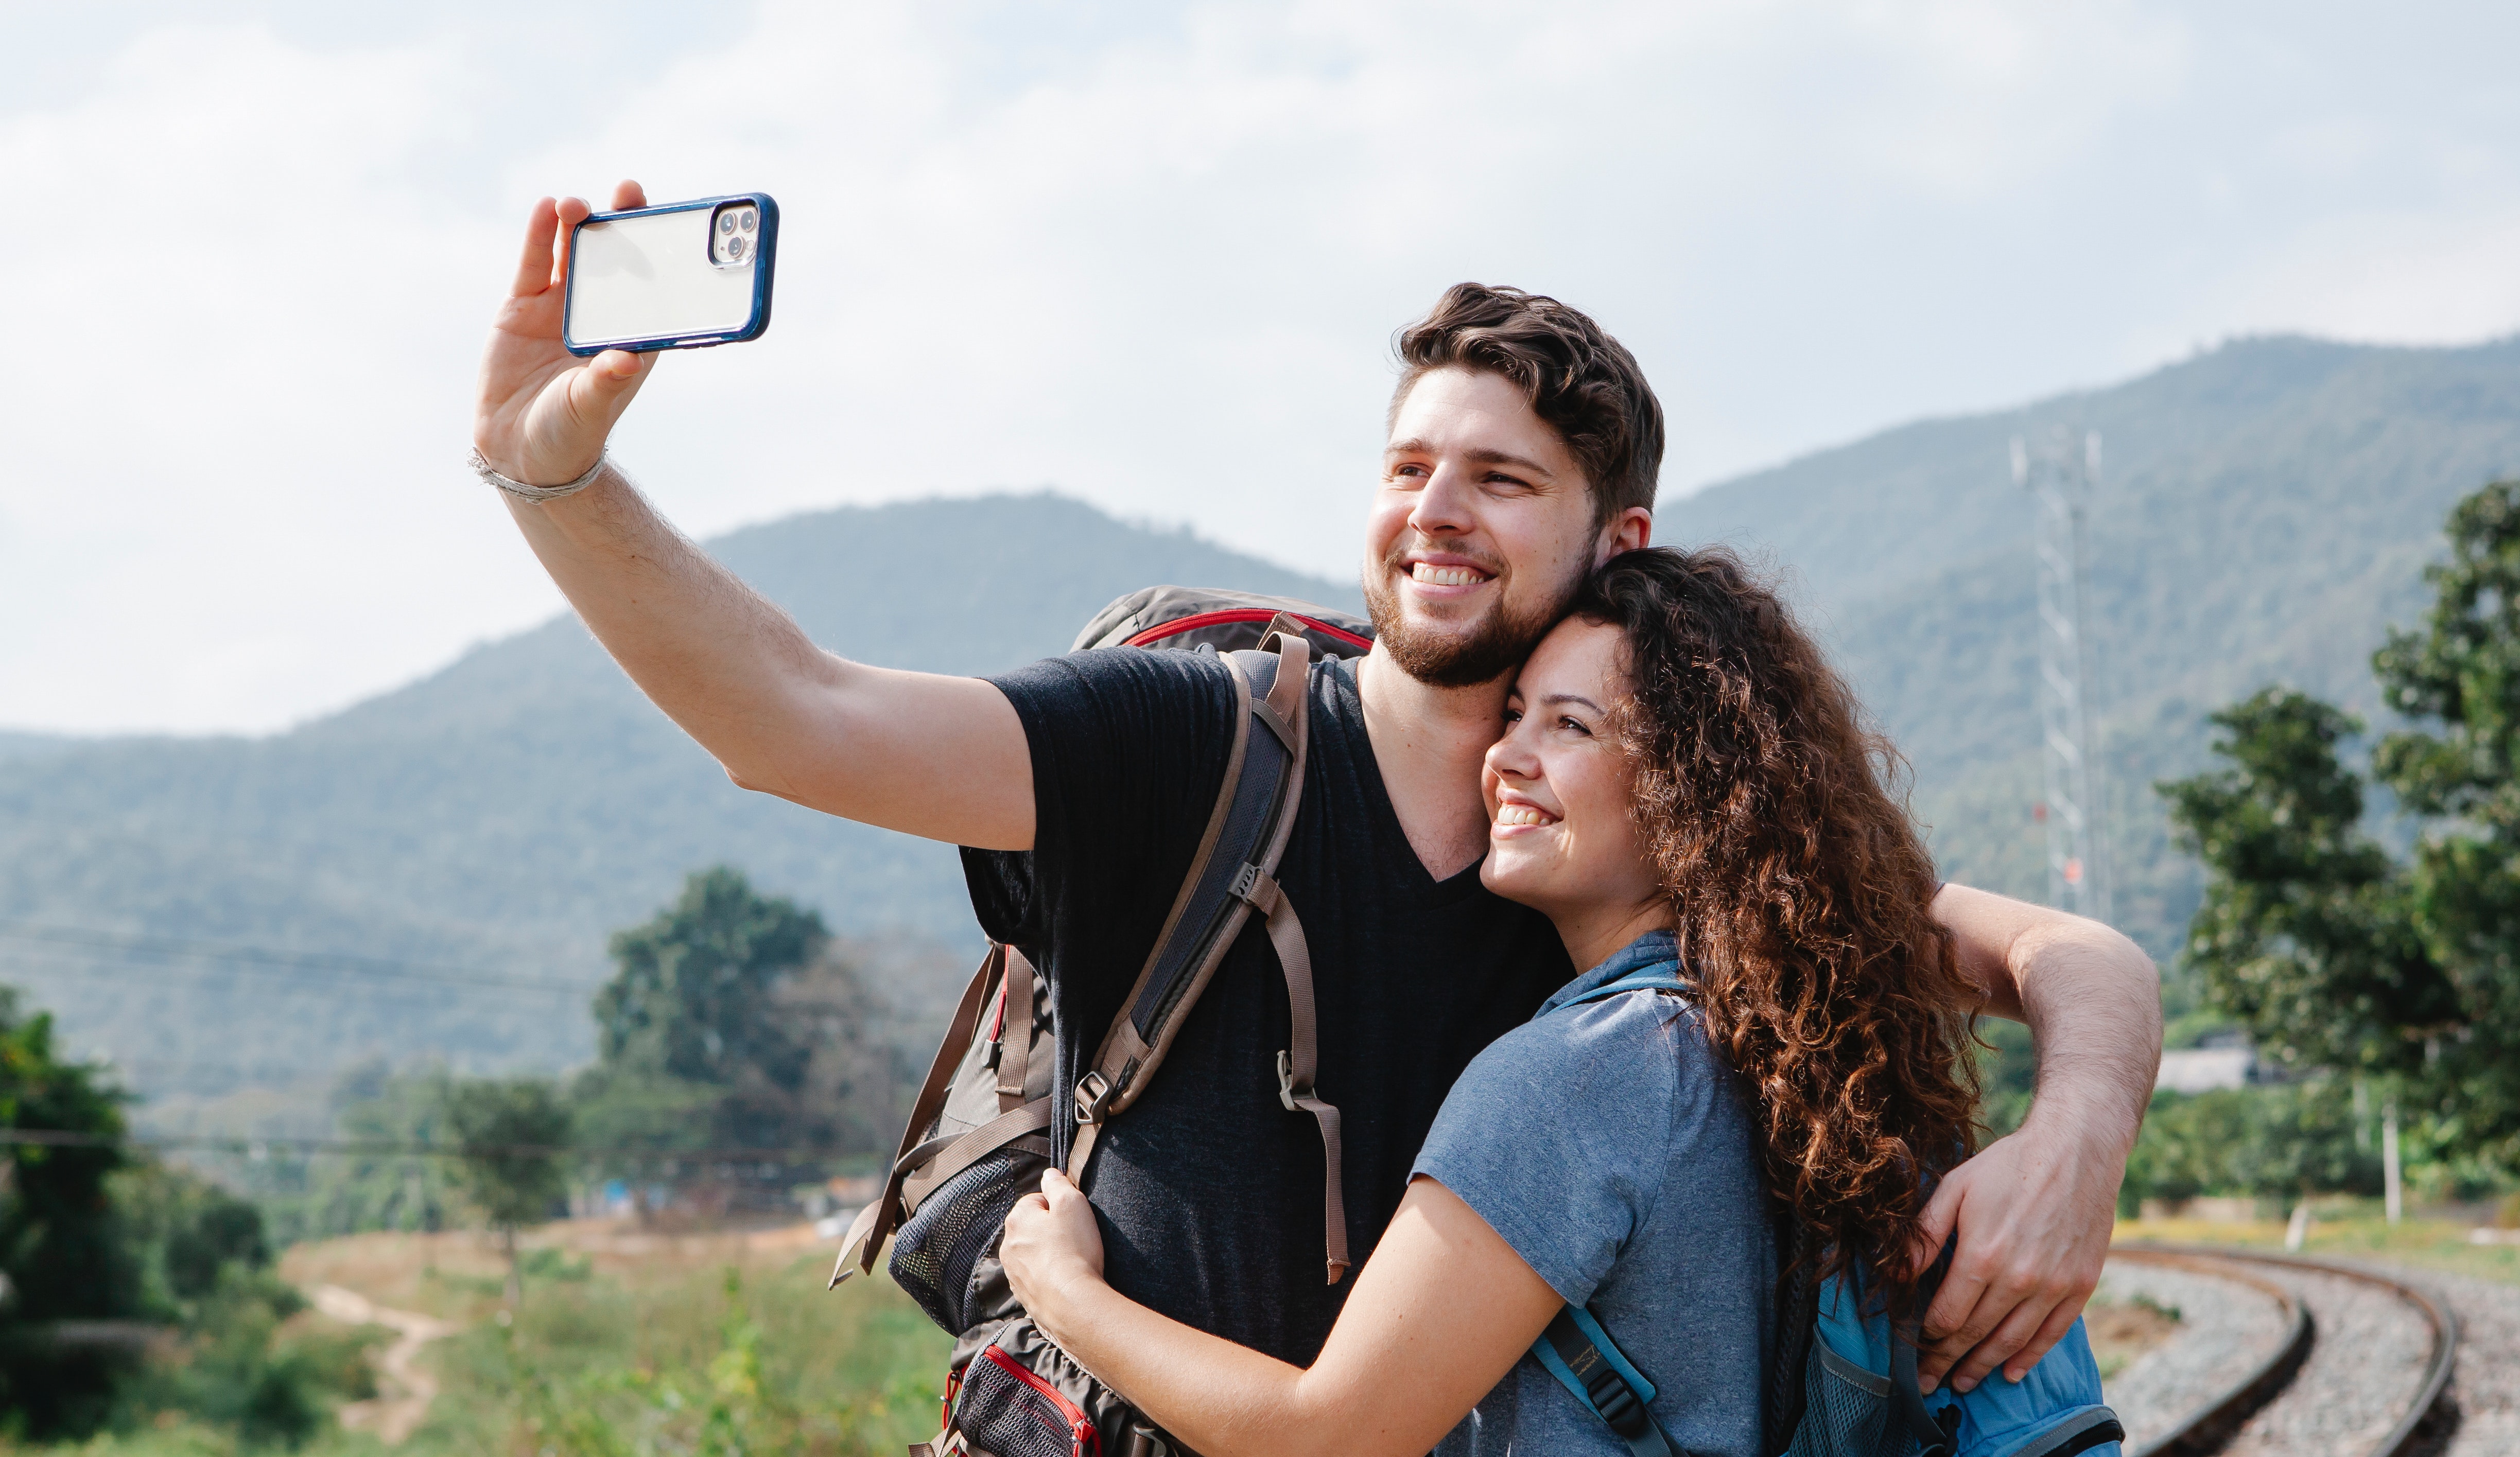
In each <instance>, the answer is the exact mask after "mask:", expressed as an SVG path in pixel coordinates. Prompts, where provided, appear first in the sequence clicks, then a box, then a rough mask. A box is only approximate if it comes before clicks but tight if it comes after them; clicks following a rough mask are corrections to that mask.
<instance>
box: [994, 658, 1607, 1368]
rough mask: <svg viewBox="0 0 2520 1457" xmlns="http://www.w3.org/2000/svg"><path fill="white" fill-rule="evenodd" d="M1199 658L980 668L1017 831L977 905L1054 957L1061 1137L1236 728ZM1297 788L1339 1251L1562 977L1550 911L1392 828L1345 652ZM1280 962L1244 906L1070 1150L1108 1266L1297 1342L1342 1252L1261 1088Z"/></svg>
mask: <svg viewBox="0 0 2520 1457" xmlns="http://www.w3.org/2000/svg"><path fill="white" fill-rule="evenodd" d="M1231 671H1232V670H1231V669H1229V668H1228V667H1227V666H1226V665H1225V664H1224V663H1223V662H1222V661H1220V660H1219V659H1217V658H1216V657H1214V656H1211V655H1208V654H1204V653H1189V652H1179V651H1148V650H1145V649H1141V648H1100V649H1096V650H1093V651H1089V652H1080V653H1072V654H1070V655H1068V656H1066V657H1061V658H1051V659H1048V660H1046V661H1044V662H1040V663H1036V664H1034V665H1033V666H1031V667H1029V668H1024V669H1021V670H1019V671H1017V672H1014V673H1011V674H1009V675H1007V676H1005V677H1003V678H998V679H993V680H991V681H992V682H993V683H995V684H997V685H998V687H999V688H1000V689H1002V690H1004V692H1005V693H1006V695H1007V697H1008V698H1009V699H1010V700H1011V701H1012V703H1013V704H1014V707H1015V713H1016V715H1017V717H1019V718H1020V719H1021V720H1022V721H1023V726H1024V732H1025V735H1026V736H1027V738H1028V739H1029V740H1030V743H1031V749H1032V773H1033V796H1034V806H1035V814H1036V820H1035V824H1036V828H1035V831H1034V848H1033V849H1032V850H1031V851H1030V852H1028V853H1013V852H995V851H976V850H969V849H966V850H965V851H964V852H963V862H964V871H965V876H966V879H967V881H968V883H969V886H970V891H971V903H972V906H973V908H974V909H975V910H977V912H978V913H979V918H980V924H981V926H982V927H983V928H984V929H985V930H987V932H988V933H989V935H990V936H992V937H994V938H996V939H998V940H1000V941H1006V942H1011V943H1012V944H1014V945H1016V946H1018V947H1021V948H1022V949H1024V951H1025V952H1026V954H1028V955H1030V956H1032V958H1033V960H1034V964H1035V965H1037V966H1039V967H1040V968H1041V969H1042V971H1043V972H1044V974H1046V975H1047V976H1048V977H1049V979H1050V982H1051V989H1052V1001H1053V1005H1054V1007H1055V1009H1056V1015H1057V1030H1058V1079H1057V1086H1058V1089H1059V1094H1058V1109H1057V1121H1056V1124H1055V1128H1056V1130H1057V1132H1056V1136H1057V1143H1058V1147H1059V1154H1060V1157H1061V1158H1062V1159H1063V1158H1064V1157H1065V1152H1066V1143H1067V1137H1068V1134H1069V1133H1070V1132H1071V1131H1072V1129H1073V1127H1074V1119H1075V1110H1074V1107H1073V1101H1072V1089H1073V1088H1074V1086H1075V1082H1076V1079H1077V1077H1078V1076H1079V1070H1080V1069H1081V1068H1083V1067H1084V1066H1086V1065H1087V1060H1088V1059H1089V1058H1091V1057H1092V1055H1093V1052H1094V1049H1095V1047H1096V1046H1098V1045H1099V1044H1100V1043H1101V1041H1102V1035H1103V1033H1104V1031H1105V1030H1107V1029H1108V1028H1109V1027H1110V1025H1111V1019H1112V1018H1113V1017H1114V1016H1116V1015H1117V1014H1118V1012H1119V1009H1120V1004H1121V1002H1122V1000H1123V999H1124V998H1125V997H1126V996H1127V995H1128V992H1129V989H1130V987H1131V986H1132V984H1134V983H1135V982H1136V980H1137V976H1138V972H1139V969H1140V968H1141V967H1142V966H1143V965H1144V963H1145V961H1146V958H1147V955H1148V951H1149V950H1150V949H1152V947H1153V945H1154V939H1155V936H1156V935H1157V933H1158V932H1160V931H1161V929H1162V927H1163V920H1164V916H1165V914H1166V913H1167V912H1168V911H1169V910H1170V909H1171V907H1172V903H1173V897H1174V895H1175V893H1176V892H1177V891H1178V890H1179V889H1180V885H1181V879H1182V876H1183V875H1184V874H1185V873H1186V872H1187V871H1188V869H1189V867H1190V861H1191V858H1192V856H1193V854H1195V853H1196V851H1197V847H1198V840H1199V836H1200V834H1201V832H1202V831H1203V830H1204V829H1205V828H1206V825H1207V818H1208V814H1209V811H1210V810H1211V809H1212V808H1213V807H1214V805H1215V802H1216V795H1217V791H1218V789H1219V787H1220V786H1221V784H1222V782H1223V780H1224V777H1225V759H1226V755H1227V752H1228V750H1229V748H1230V746H1231V745H1232V742H1233V731H1234V712H1235V694H1234V685H1233V682H1232V680H1231V678H1230V676H1229V675H1230V673H1231ZM1309 686H1310V697H1311V700H1312V701H1311V712H1312V744H1311V752H1310V756H1309V760H1308V762H1307V764H1306V766H1305V772H1304V798H1303V803H1302V806H1301V807H1300V809H1299V811H1298V813H1297V814H1296V817H1295V825H1294V831H1293V836H1292V838H1291V839H1290V840H1289V841H1288V843H1287V847H1286V853H1285V858H1284V860H1283V861H1282V862H1281V864H1280V865H1279V867H1278V882H1279V884H1280V885H1281V886H1282V887H1283V889H1284V891H1285V894H1286V896H1287V899H1288V900H1289V901H1291V902H1292V903H1293V905H1294V908H1295V911H1296V914H1297V915H1298V916H1299V917H1301V919H1302V921H1303V925H1304V935H1305V938H1306V940H1307V942H1308V943H1309V944H1310V947H1311V949H1312V958H1313V987H1314V996H1315V998H1316V1003H1317V1005H1318V1007H1319V1009H1320V1046H1321V1067H1320V1075H1319V1078H1318V1080H1317V1083H1316V1085H1317V1087H1318V1089H1319V1091H1320V1093H1321V1096H1322V1097H1323V1098H1325V1099H1327V1100H1328V1101H1329V1102H1330V1103H1332V1104H1334V1105H1336V1106H1337V1108H1338V1110H1339V1116H1340V1129H1341V1135H1342V1141H1343V1143H1344V1145H1345V1148H1344V1162H1345V1175H1346V1176H1345V1195H1346V1201H1347V1226H1348V1249H1349V1251H1350V1254H1351V1258H1354V1259H1355V1260H1356V1262H1357V1264H1358V1266H1360V1267H1362V1265H1363V1264H1364V1262H1365V1258H1366V1257H1367V1255H1368V1254H1370V1253H1371V1252H1372V1251H1373V1245H1374V1241H1375V1240H1376V1238H1378V1237H1379V1236H1380V1234H1381V1233H1382V1229H1383V1226H1384V1225H1386V1224H1388V1223H1389V1222H1390V1220H1391V1215H1392V1213H1393V1211H1394V1210H1395V1209H1397V1208H1398V1206H1399V1203H1400V1196H1401V1194H1402V1192H1403V1190H1405V1189H1406V1188H1407V1186H1408V1183H1409V1170H1410V1165H1411V1162H1412V1161H1413V1160H1414V1159H1415V1158H1416V1157H1417V1154H1418V1145H1419V1143H1421V1142H1422V1141H1423V1140H1424V1138H1425V1136H1426V1130H1427V1128H1428V1127H1429V1126H1432V1125H1433V1123H1434V1120H1435V1111H1436V1109H1437V1108H1438V1107H1440V1106H1441V1105H1442V1103H1443V1101H1444V1094H1445V1092H1446V1091H1447V1090H1448V1089H1450V1088H1451V1087H1452V1085H1453V1080H1454V1079H1455V1078H1457V1077H1458V1076H1460V1074H1461V1072H1462V1069H1463V1068H1464V1067H1466V1066H1467V1065H1468V1064H1469V1061H1470V1059H1471V1058H1472V1057H1474V1056H1476V1055H1477V1054H1478V1052H1479V1050H1480V1049H1481V1048H1484V1047H1485V1046H1487V1044H1488V1043H1490V1042H1492V1041H1494V1040H1495V1039H1496V1038H1499V1037H1500V1036H1502V1035H1504V1034H1505V1033H1507V1032H1508V1031H1510V1030H1511V1029H1513V1028H1514V1027H1517V1026H1519V1025H1520V1024H1521V1023H1523V1022H1524V1021H1525V1020H1527V1019H1528V1018H1529V1017H1530V1016H1531V1015H1532V1013H1533V1012H1535V1011H1537V1010H1538V1009H1539V1007H1540V1003H1541V1002H1542V1001H1543V1000H1544V999H1545V998H1546V997H1548V995H1549V994H1550V993H1553V992H1554V991H1556V990H1557V989H1558V988H1559V987H1561V986H1564V985H1565V984H1566V982H1567V981H1568V980H1569V979H1570V978H1572V977H1573V975H1574V969H1573V968H1572V967H1571V966H1569V965H1568V963H1567V960H1566V952H1565V949H1564V948H1563V946H1562V945H1561V944H1560V943H1559V941H1558V939H1557V934H1556V932H1555V931H1554V930H1553V928H1552V927H1551V925H1550V923H1549V922H1548V920H1547V919H1546V918H1544V917H1542V916H1541V915H1540V914H1538V913H1537V912H1535V911H1532V910H1529V909H1526V908H1525V907H1523V906H1520V905H1514V904H1512V903H1511V902H1508V901H1506V900H1503V899H1501V898H1499V897H1497V896H1496V895H1493V894H1491V893H1490V892H1489V891H1488V889H1487V888H1486V887H1485V886H1483V885H1481V884H1480V883H1479V872H1478V867H1477V866H1475V865H1473V866H1471V867H1470V868H1468V869H1466V870H1463V871H1462V872H1461V873H1460V874H1458V875H1455V876H1453V877H1452V878H1451V879H1449V880H1445V881H1442V882H1440V883H1439V882H1437V881H1436V880H1434V879H1433V878H1432V877H1431V876H1429V875H1428V874H1427V873H1426V870H1425V867H1424V866H1423V865H1422V864H1421V863H1420V862H1419V861H1418V856H1417V853H1416V852H1415V851H1413V850H1412V849H1411V848H1410V846H1409V841H1408V838H1407V837H1406V836H1405V835H1404V834H1403V833H1402V831H1401V828H1400V821H1399V819H1398V817H1396V816H1395V815H1394V814H1393V812H1392V808H1391V800H1390V796H1389V795H1388V794H1386V793H1385V792H1384V789H1383V784H1382V774H1381V772H1380V771H1379V769H1377V768H1376V766H1375V764H1374V760H1373V747H1372V745H1371V743H1370V742H1369V741H1368V740H1367V737H1366V731H1365V711H1364V706H1363V704H1362V703H1361V702H1360V701H1359V699H1358V697H1357V690H1356V674H1355V668H1354V665H1353V664H1350V663H1338V662H1333V663H1327V664H1322V665H1318V666H1317V667H1316V668H1315V669H1314V671H1313V674H1312V681H1311V684H1310V685H1309ZM1286 1033H1287V1012H1286V988H1285V982H1284V979H1283V976H1282V975H1281V973H1280V971H1279V969H1278V959H1277V954H1276V952H1275V951H1274V950H1273V949H1271V948H1270V945H1269V939H1268V936H1267V934H1266V932H1265V931H1263V929H1262V928H1261V926H1260V923H1259V921H1258V919H1257V918H1256V917H1255V918H1253V919H1252V920H1251V921H1250V922H1249V923H1248V924H1247V925H1246V926H1245V927H1244V929H1243V931H1242V933H1241V935H1240V936H1239V937H1238V938H1237V940H1236V942H1235V944H1234V947H1233V949H1231V950H1229V951H1228V952H1227V953H1226V957H1225V960H1224V962H1223V963H1222V964H1221V965H1220V966H1219V967H1218V969H1217V972H1216V976H1215V978H1214V980H1213V981H1211V982H1210V983H1209V985H1208V988H1207V991H1206V993H1204V994H1203V995H1201V996H1200V998H1199V1001H1198V1004H1197V1006H1196V1007H1195V1008H1193V1010H1192V1012H1191V1014H1190V1016H1189V1018H1188V1019H1187V1020H1186V1021H1185V1022H1184V1023H1183V1025H1182V1029H1181V1035H1180V1038H1179V1040H1177V1041H1176V1042H1175V1043H1174V1044H1173V1048H1172V1050H1171V1052H1170V1053H1169V1054H1168V1055H1167V1056H1166V1057H1165V1059H1164V1064H1163V1066H1162V1067H1161V1068H1160V1069H1158V1070H1157V1072H1156V1073H1155V1075H1154V1079H1153V1081H1152V1082H1151V1083H1150V1084H1148V1089H1147V1091H1146V1092H1145V1093H1144V1094H1143V1095H1141V1096H1140V1098H1139V1100H1138V1102H1137V1103H1136V1104H1135V1105H1134V1106H1132V1107H1131V1108H1130V1109H1129V1110H1128V1111H1127V1112H1126V1113H1123V1114H1120V1115H1118V1116H1117V1117H1115V1118H1114V1119H1113V1120H1112V1121H1111V1123H1110V1124H1109V1125H1108V1126H1106V1127H1105V1128H1104V1130H1103V1134H1102V1140H1101V1142H1100V1144H1099V1146H1098V1147H1097V1148H1096V1150H1095V1153H1094V1164H1093V1168H1092V1169H1091V1170H1089V1171H1088V1173H1087V1176H1086V1184H1085V1187H1086V1191H1087V1193H1088V1194H1089V1195H1090V1196H1091V1197H1092V1199H1093V1201H1094V1206H1095V1209H1096V1210H1097V1212H1098V1213H1099V1214H1100V1215H1101V1220H1102V1239H1103V1248H1104V1272H1105V1275H1106V1277H1107V1278H1108V1279H1109V1280H1110V1282H1111V1285H1112V1287H1113V1288H1114V1289H1116V1290H1118V1291H1119V1292H1120V1293H1121V1294H1123V1295H1126V1296H1128V1297H1129V1298H1131V1299H1132V1300H1135V1301H1138V1302H1141V1303H1143V1304H1146V1305H1148V1306H1150V1307H1152V1308H1153V1309H1155V1310H1158V1311H1161V1312H1162V1313H1163V1314H1166V1315H1169V1316H1171V1317H1173V1318H1174V1319H1177V1320H1181V1321H1184V1322H1187V1323H1188V1324H1191V1325H1193V1326H1196V1327H1198V1328H1199V1329H1201V1330H1204V1331H1209V1332H1212V1333H1214V1334H1216V1335H1219V1336H1222V1337H1225V1338H1226V1339H1228V1340H1230V1341H1234V1342H1237V1343H1238V1344H1240V1345H1243V1346H1248V1347H1253V1348H1254V1349H1257V1350H1261V1351H1265V1352H1267V1353H1268V1354H1270V1355H1274V1356H1277V1357H1279V1358H1281V1359H1283V1360H1287V1361H1292V1362H1295V1363H1297V1364H1299V1365H1308V1364H1310V1363H1311V1361H1312V1359H1313V1357H1314V1356H1315V1355H1317V1354H1318V1353H1319V1352H1320V1350H1321V1347H1322V1343H1323V1342H1324V1341H1325V1340H1326V1339H1327V1338H1328V1335H1329V1330H1330V1326H1331V1324H1332V1322H1333V1321H1335V1320H1336V1319H1337V1316H1338V1307H1339V1302H1340V1300H1341V1299H1342V1298H1343V1297H1344V1296H1345V1295H1346V1293H1347V1290H1348V1288H1349V1287H1350V1286H1352V1285H1353V1284H1354V1283H1355V1276H1354V1274H1353V1272H1351V1274H1350V1275H1349V1277H1348V1279H1347V1280H1345V1281H1343V1282H1341V1283H1340V1284H1339V1285H1337V1286H1330V1285H1328V1284H1327V1283H1326V1281H1325V1278H1324V1274H1325V1271H1324V1265H1323V1258H1324V1256H1323V1249H1322V1244H1323V1239H1322V1145H1321V1134H1320V1131H1319V1129H1318V1126H1316V1125H1315V1123H1314V1121H1313V1119H1312V1117H1311V1115H1309V1114H1304V1113H1290V1112H1288V1111H1287V1110H1286V1108H1285V1107H1284V1105H1283V1104H1282V1103H1281V1102H1280V1101H1279V1098H1278V1071H1277V1065H1278V1053H1279V1050H1280V1049H1282V1048H1283V1047H1284V1046H1286V1043H1287V1037H1286Z"/></svg>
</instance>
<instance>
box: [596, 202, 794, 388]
mask: <svg viewBox="0 0 2520 1457" xmlns="http://www.w3.org/2000/svg"><path fill="white" fill-rule="evenodd" d="M778 259H779V204H778V203H776V202H774V201H772V200H770V196H769V194H767V193H742V194H739V195H737V196H735V197H731V198H702V199H698V200H697V201H692V202H668V203H666V204H665V205H664V206H662V207H641V208H636V209H634V210H632V211H629V212H598V213H591V214H589V215H588V217H587V218H586V220H585V221H584V222H581V223H579V224H578V225H577V226H576V227H575V228H574V229H572V230H570V232H569V240H568V291H567V295H566V298H565V301H564V303H563V305H562V320H561V342H562V343H563V344H565V345H567V346H568V352H569V353H571V354H601V353H603V352H604V351H605V350H607V349H628V350H632V351H636V352H644V351H646V350H650V349H703V348H706V347H708V346H709V345H711V344H736V343H741V342H742V341H743V340H745V339H757V338H759V337H761V333H762V331H764V330H766V329H768V328H769V327H770V277H771V270H772V268H773V267H774V265H776V263H777V262H778Z"/></svg>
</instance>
